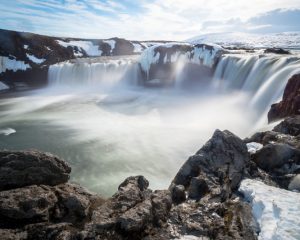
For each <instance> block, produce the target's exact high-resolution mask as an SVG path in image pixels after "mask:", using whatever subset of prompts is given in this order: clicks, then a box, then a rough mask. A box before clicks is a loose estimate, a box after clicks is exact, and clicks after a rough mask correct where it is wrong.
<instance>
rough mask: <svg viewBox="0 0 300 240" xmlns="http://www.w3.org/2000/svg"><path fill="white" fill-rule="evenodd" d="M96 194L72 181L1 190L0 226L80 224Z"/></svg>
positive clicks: (85, 219) (86, 217) (84, 219)
mask: <svg viewBox="0 0 300 240" xmlns="http://www.w3.org/2000/svg"><path fill="white" fill-rule="evenodd" d="M99 198H100V197H99V196H97V195H92V194H91V193H89V192H87V191H86V190H85V189H84V188H82V187H80V186H78V185H75V184H70V183H67V184H61V185H58V186H55V187H50V186H45V185H41V186H36V185H32V186H27V187H23V188H18V189H12V190H7V191H2V192H0V226H6V227H15V226H22V225H28V224H31V223H40V222H48V221H54V222H69V223H73V224H74V225H77V226H79V225H80V224H82V223H84V221H87V219H88V217H89V210H90V207H91V205H92V204H93V202H94V201H96V200H99Z"/></svg>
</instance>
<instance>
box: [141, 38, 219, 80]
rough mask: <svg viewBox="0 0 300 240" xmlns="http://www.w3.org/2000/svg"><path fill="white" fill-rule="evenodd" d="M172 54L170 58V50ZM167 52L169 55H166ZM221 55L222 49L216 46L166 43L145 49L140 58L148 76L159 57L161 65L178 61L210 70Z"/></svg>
mask: <svg viewBox="0 0 300 240" xmlns="http://www.w3.org/2000/svg"><path fill="white" fill-rule="evenodd" d="M171 48H173V49H174V50H173V52H172V53H171V56H170V49H171ZM166 52H169V53H166ZM222 53H223V48H222V47H220V46H218V45H216V44H212V45H206V44H198V45H192V44H189V43H177V42H176V43H166V44H160V45H154V46H152V47H149V48H147V49H145V50H144V51H143V52H142V55H141V58H140V65H141V67H142V70H143V71H144V72H146V73H147V74H148V75H149V70H150V68H151V65H152V64H156V63H158V62H159V58H160V56H162V57H163V63H174V62H177V61H179V60H181V61H183V62H186V63H194V64H199V65H204V66H207V67H210V68H212V67H213V66H214V64H215V63H216V60H217V58H218V57H219V56H220V55H221V54H222Z"/></svg>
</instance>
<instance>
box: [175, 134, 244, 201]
mask: <svg viewBox="0 0 300 240" xmlns="http://www.w3.org/2000/svg"><path fill="white" fill-rule="evenodd" d="M248 161H249V153H248V151H247V146H246V144H245V143H244V142H243V141H242V140H241V139H240V138H238V137H237V136H235V135H234V134H233V133H231V132H229V131H227V130H225V131H220V130H216V131H215V133H214V135H213V137H212V138H211V139H210V140H209V141H208V142H207V143H206V144H205V145H204V146H203V147H202V148H201V149H200V150H199V151H198V152H197V153H196V154H195V155H194V156H191V157H190V158H189V159H188V160H187V161H186V162H185V163H184V164H183V166H182V167H181V169H180V170H179V172H178V173H177V175H176V176H175V178H174V180H173V182H172V184H171V186H170V189H171V192H174V190H172V189H173V188H174V186H176V185H183V186H185V188H186V190H188V189H190V190H189V194H191V196H192V197H193V198H194V197H196V198H197V199H199V198H200V197H201V196H203V195H205V194H206V193H207V192H208V189H210V191H211V192H213V193H219V194H220V195H221V192H222V191H223V190H225V191H227V193H228V194H229V195H230V193H231V192H232V191H233V190H236V189H237V187H238V185H239V183H240V181H241V179H242V176H243V173H244V169H245V166H246V163H247V162H248Z"/></svg>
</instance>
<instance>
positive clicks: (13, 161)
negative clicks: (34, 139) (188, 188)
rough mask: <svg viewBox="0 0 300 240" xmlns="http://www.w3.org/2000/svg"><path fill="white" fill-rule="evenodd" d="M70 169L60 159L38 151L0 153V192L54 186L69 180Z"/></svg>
mask: <svg viewBox="0 0 300 240" xmlns="http://www.w3.org/2000/svg"><path fill="white" fill-rule="evenodd" d="M70 172H71V167H70V166H69V165H68V164H67V163H66V162H65V161H64V160H62V159H60V158H58V157H56V156H54V155H52V154H50V153H41V152H38V151H20V152H12V151H1V152H0V190H8V189H13V188H20V187H24V186H29V185H40V184H44V185H50V186H54V185H57V184H60V183H65V182H67V181H68V179H69V177H70V176H69V174H70Z"/></svg>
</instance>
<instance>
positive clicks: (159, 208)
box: [151, 190, 172, 227]
mask: <svg viewBox="0 0 300 240" xmlns="http://www.w3.org/2000/svg"><path fill="white" fill-rule="evenodd" d="M151 204H152V214H153V223H154V225H155V226H158V227H162V226H163V225H164V223H166V221H167V220H168V216H169V212H170V210H171V207H172V198H171V193H170V191H169V190H156V191H154V193H153V194H152V195H151Z"/></svg>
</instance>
